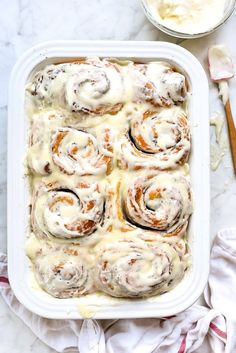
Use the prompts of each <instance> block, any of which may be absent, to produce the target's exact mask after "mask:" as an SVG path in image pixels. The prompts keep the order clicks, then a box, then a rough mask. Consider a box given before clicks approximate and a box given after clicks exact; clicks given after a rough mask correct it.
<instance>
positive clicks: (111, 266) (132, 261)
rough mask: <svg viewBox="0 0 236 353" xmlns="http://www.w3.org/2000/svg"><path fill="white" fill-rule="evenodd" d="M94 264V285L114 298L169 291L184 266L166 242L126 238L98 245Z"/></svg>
mask: <svg viewBox="0 0 236 353" xmlns="http://www.w3.org/2000/svg"><path fill="white" fill-rule="evenodd" d="M96 264H97V265H96V268H95V274H94V278H95V285H96V287H97V288H98V289H99V290H101V291H103V292H105V293H107V294H109V295H111V296H113V297H127V298H134V297H136V298H137V297H148V296H151V295H157V294H162V293H165V292H166V291H169V290H170V289H171V288H173V287H174V286H176V284H177V283H178V282H179V281H180V280H181V279H182V277H183V275H184V272H185V270H186V267H187V263H186V261H184V260H183V258H181V256H179V254H178V253H177V252H176V250H175V249H174V247H172V246H171V245H169V244H166V243H160V242H154V243H147V242H145V241H143V240H141V239H128V238H127V239H119V240H116V241H113V242H112V243H105V244H100V245H99V248H98V249H97V258H96Z"/></svg>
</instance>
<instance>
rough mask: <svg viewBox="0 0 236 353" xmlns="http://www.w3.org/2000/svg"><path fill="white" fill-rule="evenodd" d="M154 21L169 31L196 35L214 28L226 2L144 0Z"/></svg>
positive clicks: (222, 14)
mask: <svg viewBox="0 0 236 353" xmlns="http://www.w3.org/2000/svg"><path fill="white" fill-rule="evenodd" d="M145 3H146V4H147V6H148V9H149V11H150V12H151V13H152V15H153V17H154V18H155V19H156V21H157V22H158V23H160V24H162V25H163V26H165V27H167V28H170V29H171V30H174V31H177V32H182V33H188V34H196V33H203V32H206V31H208V30H210V29H212V28H214V27H215V26H216V25H217V24H218V23H219V22H220V21H221V20H222V19H223V16H224V13H225V8H226V5H227V0H208V1H204V0H146V1H145Z"/></svg>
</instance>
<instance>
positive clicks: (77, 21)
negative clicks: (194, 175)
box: [0, 0, 236, 353]
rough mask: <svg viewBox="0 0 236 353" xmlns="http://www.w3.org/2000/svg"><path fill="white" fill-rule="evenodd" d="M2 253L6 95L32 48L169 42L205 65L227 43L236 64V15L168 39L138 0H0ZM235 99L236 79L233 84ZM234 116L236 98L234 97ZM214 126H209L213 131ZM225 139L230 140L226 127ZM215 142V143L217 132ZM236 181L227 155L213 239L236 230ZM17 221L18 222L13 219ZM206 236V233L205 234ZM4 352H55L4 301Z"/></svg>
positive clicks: (2, 244)
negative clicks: (203, 33)
mask: <svg viewBox="0 0 236 353" xmlns="http://www.w3.org/2000/svg"><path fill="white" fill-rule="evenodd" d="M0 7H1V9H2V10H1V11H0V78H1V79H0V251H4V252H5V251H6V187H7V174H6V168H7V159H6V153H7V137H6V134H7V91H8V83H9V76H10V72H11V69H12V67H13V65H14V63H15V62H16V60H17V58H18V57H19V56H20V55H21V54H22V53H23V52H24V51H25V50H26V49H28V48H30V47H31V46H32V45H34V44H37V43H39V42H42V41H45V40H54V39H109V40H166V41H170V42H174V43H178V44H180V45H182V46H184V47H185V48H187V49H189V50H190V51H191V52H192V53H193V54H195V55H196V56H197V57H198V59H199V60H200V61H201V62H202V64H203V66H204V67H205V68H207V67H206V53H207V48H208V47H209V46H210V45H212V44H215V43H225V44H227V45H228V46H229V48H230V49H231V53H232V56H233V59H234V62H235V65H236V45H235V29H236V15H235V14H234V15H233V16H232V17H231V19H230V20H229V21H228V22H227V23H226V24H225V25H224V27H223V28H221V29H220V30H218V31H217V32H215V33H213V34H211V35H209V36H208V37H205V38H200V39H195V40H179V39H175V38H172V37H170V36H168V35H165V34H163V33H161V32H159V31H158V30H156V28H154V26H153V25H151V24H150V23H149V22H148V21H147V19H146V17H145V16H144V14H143V12H142V10H141V7H140V4H139V1H138V0H129V1H127V0H119V1H114V0H91V1H87V0H8V1H7V0H0ZM230 89H231V97H232V98H233V97H236V79H233V80H231V83H230ZM210 109H211V113H213V112H214V111H220V112H223V107H222V104H221V102H220V100H219V98H218V91H217V88H216V87H215V86H214V85H213V84H211V83H210ZM232 110H233V112H234V115H235V116H236V99H232ZM212 129H213V128H211V130H212ZM223 135H225V138H227V130H226V125H225V126H224V129H223ZM211 140H212V143H215V142H214V140H215V136H214V132H213V130H212V131H211ZM235 200H236V182H235V177H234V175H233V169H232V163H231V157H230V154H229V151H227V153H226V155H225V157H224V158H223V162H222V164H221V165H220V167H219V168H218V169H217V170H216V171H215V172H211V237H213V236H214V235H215V233H216V232H217V230H219V229H220V228H222V227H228V226H234V225H235V223H236V221H235ZM10 221H11V222H14V220H13V219H12V220H10ZM206 237H208V234H206ZM0 341H1V349H0V351H1V353H20V352H23V351H24V352H25V353H28V352H33V353H39V352H40V353H49V352H53V350H50V349H49V348H48V347H46V346H45V345H44V344H43V343H41V342H40V341H39V340H38V339H37V338H36V337H35V336H34V335H33V334H32V333H31V331H30V330H29V329H28V328H27V327H26V326H25V325H24V324H23V323H22V322H21V321H20V320H19V319H17V318H16V316H15V315H14V314H13V313H11V312H10V311H9V309H8V307H7V306H6V304H5V303H4V302H3V300H2V298H1V297H0Z"/></svg>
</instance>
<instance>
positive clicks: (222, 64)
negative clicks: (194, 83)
mask: <svg viewBox="0 0 236 353" xmlns="http://www.w3.org/2000/svg"><path fill="white" fill-rule="evenodd" d="M208 61H209V70H210V75H211V79H212V81H214V82H216V83H218V87H219V95H220V97H221V99H222V102H223V104H224V108H225V114H226V118H227V124H228V132H229V141H230V147H231V155H232V160H233V166H234V173H235V175H236V129H235V125H234V119H233V116H232V112H231V107H230V98H229V86H228V80H229V79H230V78H232V77H233V76H234V69H233V63H232V60H231V57H230V55H229V52H228V49H227V48H226V47H225V46H224V45H215V46H212V47H211V48H210V49H209V51H208Z"/></svg>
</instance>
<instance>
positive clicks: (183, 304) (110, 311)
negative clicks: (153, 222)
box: [8, 41, 209, 319]
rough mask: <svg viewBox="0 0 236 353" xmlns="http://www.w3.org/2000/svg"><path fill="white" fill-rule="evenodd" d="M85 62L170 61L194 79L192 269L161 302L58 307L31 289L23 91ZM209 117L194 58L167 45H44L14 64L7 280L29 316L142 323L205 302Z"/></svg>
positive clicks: (90, 299)
mask: <svg viewBox="0 0 236 353" xmlns="http://www.w3.org/2000/svg"><path fill="white" fill-rule="evenodd" d="M84 56H100V57H117V58H124V59H127V58H128V59H134V60H137V61H139V62H140V61H142V62H145V61H150V60H152V61H153V60H159V59H164V60H166V61H170V62H171V63H173V64H174V65H175V66H177V67H178V68H179V69H180V70H182V71H183V72H184V74H185V75H186V76H187V77H188V80H189V83H190V91H191V96H190V102H189V117H190V124H191V133H192V152H191V158H190V175H191V181H192V185H193V190H194V196H195V197H194V199H195V201H194V213H193V216H192V217H191V221H190V226H189V229H188V234H189V244H190V248H191V253H192V267H191V269H190V270H189V271H188V272H187V274H186V275H185V278H184V279H183V280H182V282H181V283H180V284H179V285H177V287H175V288H174V289H173V290H172V291H170V292H168V293H166V294H163V295H161V296H159V297H155V298H150V299H145V300H142V299H139V300H134V299H132V300H123V299H122V300H121V299H112V298H108V297H107V296H103V295H99V296H98V295H96V294H93V295H89V296H86V297H84V298H74V299H56V298H53V297H50V296H49V295H48V294H46V293H44V292H43V291H40V290H38V289H36V288H35V286H34V285H32V280H31V278H32V275H30V269H29V261H28V259H27V257H26V255H25V249H24V247H25V241H26V235H27V227H28V214H29V211H28V194H27V181H26V179H25V178H24V164H23V160H24V155H25V151H26V141H27V116H26V114H25V108H24V99H25V84H26V81H27V80H28V77H29V75H30V74H31V73H32V71H33V70H38V69H39V68H40V67H42V66H44V65H47V64H49V63H53V62H58V61H61V60H64V59H67V58H73V57H74V58H75V57H76V58H78V57H84ZM208 116H209V111H208V83H207V79H206V75H205V73H204V71H203V69H202V67H201V65H200V64H199V62H198V61H197V60H196V59H195V57H194V56H193V55H192V54H190V53H189V52H188V51H186V50H185V49H182V48H181V47H179V46H177V45H174V44H170V43H164V42H111V41H110V42H108V41H99V42H91V41H82V42H81V41H57V42H47V43H43V44H40V45H38V46H36V47H34V48H32V49H30V50H29V51H27V52H26V53H25V54H24V55H23V56H22V57H21V58H20V59H19V60H18V62H17V63H16V65H15V67H14V69H13V71H12V75H11V81H10V88H9V107H8V258H9V279H10V283H11V286H12V288H13V290H14V293H15V295H16V296H17V298H18V299H19V300H20V302H21V303H22V304H24V305H25V306H26V307H27V308H28V309H29V310H31V311H33V312H35V313H37V314H39V315H41V316H44V317H48V318H63V319H65V318H74V319H78V318H81V317H84V316H85V317H91V316H92V317H94V318H100V319H106V318H138V317H162V316H170V315H174V314H176V313H178V312H180V311H182V310H184V309H186V308H187V307H189V306H190V305H191V304H193V303H194V302H195V301H196V300H197V299H198V297H199V296H200V295H201V293H202V291H203V289H204V286H205V284H206V281H207V276H208V267H209V125H208V124H209V119H208Z"/></svg>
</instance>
